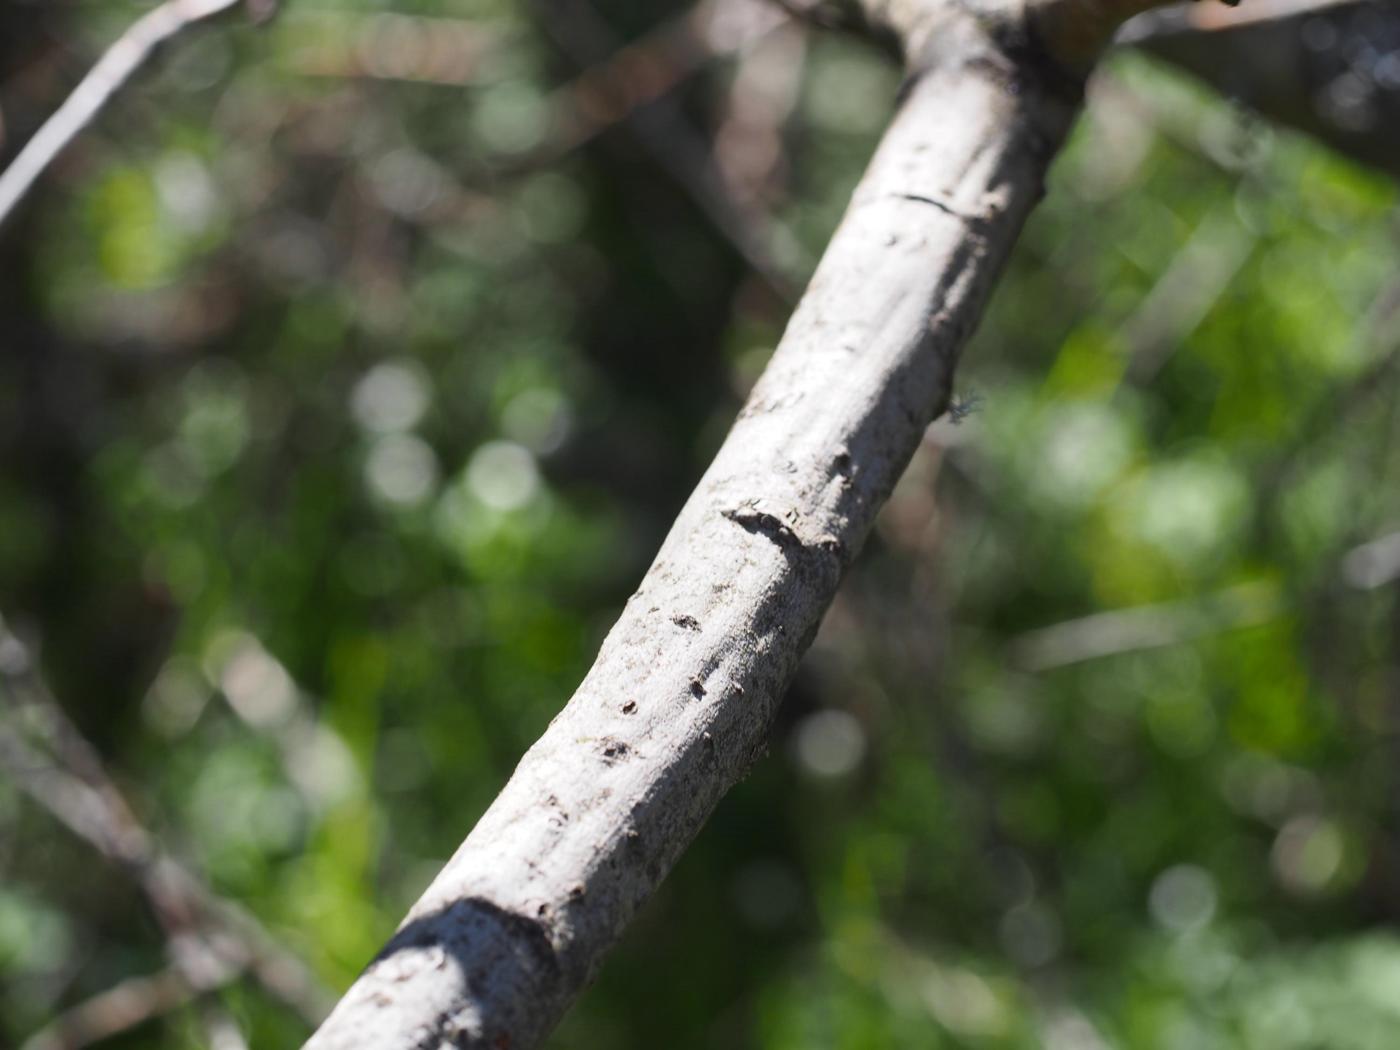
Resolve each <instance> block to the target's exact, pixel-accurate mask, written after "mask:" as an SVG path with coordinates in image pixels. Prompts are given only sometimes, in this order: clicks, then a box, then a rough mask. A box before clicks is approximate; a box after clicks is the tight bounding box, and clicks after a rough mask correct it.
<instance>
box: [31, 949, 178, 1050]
mask: <svg viewBox="0 0 1400 1050" xmlns="http://www.w3.org/2000/svg"><path fill="white" fill-rule="evenodd" d="M194 994H195V993H194V990H193V989H192V988H191V987H190V986H189V983H188V982H187V981H186V980H185V979H184V977H183V976H182V975H181V974H180V972H179V970H178V969H177V968H176V967H174V966H171V967H169V968H167V969H165V970H162V971H161V972H160V973H157V974H153V975H151V976H149V977H130V978H127V979H126V980H125V981H122V982H120V983H119V984H116V985H113V986H112V987H111V988H108V989H107V990H106V991H103V992H99V993H98V994H96V995H94V996H93V997H92V998H90V999H84V1000H83V1001H82V1002H81V1003H78V1004H77V1005H76V1006H74V1007H72V1008H71V1009H68V1010H66V1011H64V1012H63V1013H62V1014H60V1015H59V1016H58V1017H57V1018H55V1019H54V1020H53V1021H52V1022H51V1023H49V1024H48V1025H46V1026H45V1027H43V1028H41V1029H40V1030H39V1031H37V1032H35V1033H34V1034H33V1035H32V1036H30V1037H29V1038H28V1039H27V1040H25V1042H24V1044H23V1045H22V1046H21V1047H20V1050H80V1048H82V1047H85V1046H91V1045H92V1044H93V1043H99V1042H101V1041H102V1040H104V1039H110V1038H112V1037H113V1036H115V1035H120V1034H121V1033H122V1032H126V1031H130V1030H131V1029H132V1028H135V1027H136V1026H138V1025H141V1024H145V1023H146V1022H147V1021H151V1020H154V1019H155V1018H157V1017H160V1016H162V1015H164V1014H167V1013H169V1012H170V1011H171V1010H175V1009H177V1008H179V1007H181V1006H183V1005H184V1004H185V1003H187V1002H189V1001H190V1000H191V999H192V998H193V997H194Z"/></svg>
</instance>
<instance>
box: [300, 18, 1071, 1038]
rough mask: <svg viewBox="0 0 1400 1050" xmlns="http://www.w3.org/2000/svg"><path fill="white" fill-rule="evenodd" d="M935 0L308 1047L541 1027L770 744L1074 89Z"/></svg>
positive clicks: (948, 375)
mask: <svg viewBox="0 0 1400 1050" xmlns="http://www.w3.org/2000/svg"><path fill="white" fill-rule="evenodd" d="M932 10H933V11H934V15H933V16H932V17H929V18H928V19H927V20H926V21H925V22H923V23H921V24H920V25H919V29H920V30H921V31H922V32H921V33H920V35H919V37H918V40H919V46H918V47H917V48H910V49H908V53H909V54H910V56H911V58H912V60H913V77H912V79H911V82H910V84H909V85H908V88H907V90H906V92H905V96H904V101H903V104H902V106H901V109H900V112H899V113H898V115H897V116H896V118H895V120H894V122H893V124H892V125H891V126H890V128H889V130H888V131H887V133H886V135H885V138H884V141H883V143H882V144H881V146H880V149H879V151H878V152H877V154H876V156H875V158H874V160H873V162H872V164H871V166H870V168H869V170H868V172H867V173H866V175H865V177H864V178H863V180H862V181H861V184H860V186H859V187H858V188H857V190H856V192H855V195H854V199H853V201H852V203H851V205H850V207H849V209H848V211H847V214H846V217H845V219H844V221H843V222H842V224H841V227H840V228H839V229H838V231H837V233H836V235H835V237H834V238H833V240H832V242H831V245H830V247H829V248H828V250H827V253H826V256H825V258H824V259H823V261H822V263H821V265H820V267H819V268H818V270H817V273H816V275H815V277H814V278H813V280H812V282H811V285H810V286H809V288H808V289H807V292H806V294H805V296H804V297H803V299H802V302H801V303H800V304H799V306H798V308H797V311H796V313H795V314H794V316H793V319H792V321H791V323H790V324H789V326H788V329H787V332H786V333H785V335H784V337H783V339H782V341H781V344H780V345H779V347H778V349H777V352H776V353H775V355H774V357H773V360H772V362H771V363H770V365H769V367H768V369H767V371H766V373H765V375H764V377H763V378H762V379H761V380H760V381H759V383H758V384H757V386H756V387H755V389H754V391H753V393H752V395H751V397H750V399H749V402H748V404H747V406H746V407H745V408H744V410H743V411H742V412H741V413H740V416H739V419H738V422H737V423H736V424H735V426H734V429H733V430H732V432H731V433H730V435H729V438H728V440H727V441H726V443H725V445H724V446H723V448H722V449H721V450H720V452H719V455H718V457H717V458H716V460H715V462H714V464H713V465H712V466H711V467H710V469H709V471H708V472H707V473H706V475H705V477H704V478H703V479H702V481H701V483H700V486H699V488H698V489H697V490H696V492H695V493H694V495H693V496H692V497H691V499H690V501H689V503H688V504H687V505H686V507H685V509H684V510H683V511H682V513H681V515H680V517H679V519H678V520H677V522H676V524H675V526H674V527H673V529H672V531H671V534H670V536H669V537H668V538H667V540H666V542H665V544H664V545H663V547H662V549H661V552H660V553H659V555H658V556H657V558H656V561H655V562H654V564H653V565H652V567H651V569H650V571H649V572H648V573H647V575H646V578H645V579H644V580H643V581H642V584H641V587H640V589H639V590H638V592H637V593H636V594H635V595H634V596H633V597H632V599H631V601H630V602H629V603H628V605H627V607H626V609H625V611H624V612H623V614H622V617H621V619H620V620H619V621H618V623H617V624H616V626H615V627H614V628H613V630H612V632H611V633H610V634H609V636H608V638H607V640H606V642H605V643H604V645H603V649H602V652H601V653H600V655H599V657H598V661H597V663H596V664H595V665H594V667H593V669H592V670H591V671H590V672H589V674H588V676H587V677H586V678H585V680H584V682H583V684H582V685H581V686H580V688H579V690H578V692H577V693H576V694H575V695H574V697H573V699H572V700H571V701H570V702H569V704H568V706H567V707H565V709H564V710H563V711H562V712H561V713H560V714H559V716H558V717H557V718H556V719H555V720H554V722H553V723H552V724H551V725H550V727H549V729H548V730H547V731H546V732H545V734H544V736H543V737H542V738H541V739H540V740H539V741H538V742H537V743H536V744H535V745H534V747H532V748H531V749H530V751H529V752H528V753H527V754H526V755H525V757H524V758H523V759H522V760H521V762H520V765H519V766H518V767H517V769H516V771H515V774H514V776H513V777H512V778H511V780H510V782H509V783H508V784H507V785H506V787H505V789H504V791H503V792H502V793H501V795H500V796H499V797H498V798H497V800H496V801H495V803H494V804H493V805H492V806H491V807H490V809H489V810H488V811H487V813H486V814H485V816H483V817H482V819H481V821H480V822H479V823H478V824H477V826H476V828H475V830H474V831H473V832H472V833H471V835H470V836H469V837H468V838H467V840H466V842H465V843H464V844H463V845H462V847H461V848H460V849H459V850H458V851H457V854H456V855H455V856H454V857H453V858H452V860H451V861H449V862H448V864H447V866H446V867H445V868H444V869H443V871H442V873H441V874H440V875H439V876H438V878H437V879H436V880H435V881H434V883H433V884H432V886H431V887H429V889H428V890H427V892H426V893H425V894H424V895H423V897H422V899H421V900H419V902H418V903H417V904H416V905H415V906H414V908H413V909H412V911H411V912H410V913H409V916H408V918H407V920H406V921H405V922H404V924H403V926H402V927H401V928H400V930H399V932H398V934H397V935H396V936H395V937H394V939H393V940H392V941H391V942H390V943H389V945H388V946H387V947H386V948H385V949H384V951H383V952H382V953H381V954H380V956H379V958H378V959H377V960H376V961H375V962H373V963H372V964H371V965H370V967H369V968H368V970H366V972H365V973H364V974H363V975H362V976H361V977H360V979H359V980H358V981H357V982H356V984H355V986H354V987H353V988H351V990H350V991H349V992H348V993H347V995H346V997H345V998H344V999H343V1000H342V1001H341V1003H340V1005H339V1006H338V1007H337V1008H336V1010H335V1011H334V1012H333V1013H332V1015H331V1017H330V1018H328V1020H327V1021H326V1023H325V1025H324V1026H323V1027H322V1028H321V1030H320V1031H319V1032H318V1033H317V1034H316V1035H315V1036H313V1038H312V1040H311V1041H310V1043H309V1044H308V1046H309V1047H312V1048H315V1050H345V1048H350V1047H380V1048H390V1047H423V1048H427V1047H440V1046H441V1047H445V1046H453V1047H463V1048H466V1047H472V1048H475V1047H482V1048H485V1047H503V1046H510V1047H512V1048H513V1050H524V1048H527V1047H530V1046H534V1045H536V1044H537V1042H538V1040H540V1039H541V1038H542V1037H543V1036H544V1034H546V1033H547V1032H548V1031H549V1029H550V1028H551V1027H552V1026H553V1025H554V1024H555V1022H556V1021H557V1019H558V1018H559V1016H560V1015H561V1014H562V1013H563V1012H564V1010H565V1009H566V1008H567V1006H568V1005H569V1003H570V1002H571V1001H572V999H573V998H574V996H575V995H576V994H577V993H578V991H579V990H580V989H581V988H582V987H584V986H585V985H586V984H587V983H588V981H589V980H590V979H591V977H592V976H593V974H594V973H595V971H596V969H597V967H598V965H599V962H600V960H601V957H602V955H603V953H604V952H605V951H606V950H607V949H608V948H609V947H610V946H611V945H612V944H613V942H614V941H616V940H617V938H618V937H619V936H620V934H621V932H622V930H623V929H624V928H625V926H626V924H627V923H628V921H629V920H630V919H631V918H632V916H633V915H634V914H635V913H636V911H637V909H638V908H639V907H641V905H642V904H643V903H644V902H645V900H646V899H647V897H648V896H649V895H650V894H651V892H652V891H653V889H654V888H655V886H656V885H657V883H658V882H659V881H660V879H661V878H662V877H663V876H664V874H665V873H666V871H667V870H668V869H669V868H670V867H671V865H672V864H673V863H674V862H675V860H676V859H677V857H678V856H679V855H680V853H681V852H682V850H684V848H685V847H686V845H687V844H688V843H689V842H690V840H691V838H693V837H694V835H695V834H696V832H697V831H698V830H699V828H700V825H701V824H702V823H703V822H704V820H705V819H706V817H707V816H708V815H709V813H710V811H711V810H712V809H713V808H714V806H715V804H716V803H717V802H718V800H719V798H720V796H721V795H722V794H723V793H724V792H725V790H727V789H728V787H729V786H730V785H731V784H733V783H734V781H735V780H736V779H738V778H739V777H740V776H742V775H743V774H744V772H745V771H746V770H747V769H748V768H749V766H750V765H751V764H752V763H753V761H754V760H755V759H756V758H757V757H758V755H760V754H761V753H762V751H763V750H764V747H765V741H766V737H767V733H768V730H769V727H770V724H771V720H772V716H773V713H774V711H775V708H776V706H777V703H778V701H779V699H780V698H781V697H782V695H783V692H784V691H785V689H786V688H787V685H788V683H789V681H790V680H791V677H792V674H793V672H794V670H795V668H796V666H797V661H798V659H799V657H800V656H801V654H802V652H803V651H804V650H805V649H806V647H807V645H808V644H809V643H810V641H811V638H812V636H813V634H814V633H815V631H816V628H817V625H818V622H819V621H820V619H821V616H822V614H823V613H824V612H825V611H826V608H827V606H828V605H829V603H830V602H831V599H832V597H833V595H834V593H835V591H836V587H837V584H838V582H839V580H840V577H841V574H842V572H843V570H844V569H845V567H846V566H847V565H848V564H849V563H850V561H851V559H852V558H853V557H854V555H855V553H856V551H857V550H858V549H859V548H860V546H861V543H862V542H863V540H864V538H865V535H866V533H867V532H868V530H869V528H870V526H871V523H872V521H873V519H874V516H875V514H876V512H877V510H878V509H879V507H880V505H881V504H882V503H883V502H884V501H885V499H886V498H887V497H888V495H889V493H890V491H891V489H892V488H893V486H894V483H895V481H896V479H897V478H898V476H899V474H900V473H901V471H902V470H903V468H904V466H905V465H906V464H907V462H908V461H909V457H910V456H911V454H912V453H913V451H914V449H915V447H916V446H917V444H918V442H919V440H920V439H921V437H922V434H923V431H924V428H925V427H926V426H927V424H928V423H929V422H930V421H931V420H932V419H933V418H934V417H935V416H937V415H938V414H939V413H940V412H941V411H942V410H943V408H944V406H945V405H946V403H947V400H948V396H949V392H950V390H951V386H952V375H953V368H954V365H955V363H956V361H957V357H958V354H959V351H960V350H961V348H962V346H963V344H964V343H965V341H966V339H967V337H968V336H969V334H970V333H971V332H972V330H973V329H974V328H975V326H976V324H977V321H978V319H979V317H980V315H981V313H982V310H983V307H984V305H985V302H986V299H987V296H988V294H989V293H990V291H991V288H992V285H993V283H994V282H995V279H996V277H997V275H998V273H999V271H1000V269H1001V266H1002V264H1003V262H1004V261H1005V259H1006V257H1007V255H1008V253H1009V252H1010V249H1011V246H1012V244H1013V243H1014V241H1015V239H1016V237H1017V235H1018V233H1019V231H1020V228H1021V225H1022V223H1023V221H1024V219H1025V217H1026V215H1027V214H1028V213H1029V211H1030V209H1031V208H1032V206H1033V205H1034V204H1035V202H1036V201H1037V200H1038V199H1039V197H1040V196H1041V193H1042V188H1043V179H1044V175H1045V171H1046V168H1047V167H1048V165H1049V162H1050V159H1051V157H1052V156H1053V155H1054V153H1055V151H1056V149H1057V148H1058V146H1059V144H1060V142H1061V141H1062V139H1063V136H1064V134H1065V133H1066V130H1067V129H1068V127H1069V124H1070V121H1071V118H1072V116H1073V114H1074V112H1075V110H1076V108H1077V105H1078V90H1077V87H1078V84H1077V80H1076V78H1075V76H1074V75H1073V73H1071V72H1070V71H1067V70H1065V69H1063V68H1062V67H1059V66H1057V65H1056V61H1055V58H1054V57H1053V56H1050V55H1046V54H1045V53H1044V52H1043V51H1039V52H1038V51H1036V50H1035V43H1034V38H1033V37H1032V36H1031V34H1030V32H1029V31H1028V30H1027V29H1026V27H1025V26H1024V23H1022V22H1020V20H1019V19H1011V18H1008V19H1007V20H1006V22H1004V23H998V24H996V25H994V26H992V27H990V28H989V27H988V26H986V25H984V24H983V23H982V22H981V21H980V20H978V19H975V18H973V17H972V16H970V15H969V14H967V13H966V12H964V11H963V10H961V9H959V8H954V7H951V6H950V7H948V8H942V7H940V8H937V9H932ZM1007 39H1014V40H1016V41H1017V43H1018V45H1019V46H1020V47H1021V48H1023V49H1024V50H1022V51H1019V52H1017V53H1015V55H1014V57H1013V53H1012V52H1010V51H1008V50H1007V49H1006V47H1005V46H1004V41H1006V40H1007ZM1028 57H1029V58H1031V59H1032V60H1033V61H1031V62H1027V61H1026V59H1027V58H1028Z"/></svg>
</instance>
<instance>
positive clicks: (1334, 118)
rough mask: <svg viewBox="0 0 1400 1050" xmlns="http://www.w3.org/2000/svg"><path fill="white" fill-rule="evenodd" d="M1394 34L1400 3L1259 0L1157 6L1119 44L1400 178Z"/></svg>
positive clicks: (1398, 36)
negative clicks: (1234, 5)
mask: <svg viewBox="0 0 1400 1050" xmlns="http://www.w3.org/2000/svg"><path fill="white" fill-rule="evenodd" d="M1378 34H1379V36H1384V37H1385V38H1386V39H1379V38H1378ZM1397 40H1400V5H1397V4H1396V3H1395V0H1364V2H1362V0H1262V3H1260V4H1259V5H1258V6H1257V7H1256V5H1255V3H1253V2H1251V3H1249V4H1245V5H1243V6H1241V7H1240V8H1239V9H1238V10H1237V11H1223V12H1222V11H1220V10H1219V9H1218V8H1216V7H1215V6H1214V5H1199V4H1185V5H1182V6H1180V7H1171V8H1166V9H1163V10H1161V11H1154V12H1151V13H1149V14H1145V15H1141V16H1139V17H1138V18H1136V19H1134V20H1133V21H1132V22H1130V23H1128V24H1127V25H1126V26H1125V27H1124V28H1123V31H1122V32H1121V33H1120V34H1119V36H1118V38H1117V43H1119V44H1124V45H1131V46H1134V47H1137V48H1138V49H1140V50H1142V51H1145V52H1147V53H1148V54H1150V55H1153V56H1155V57H1157V58H1160V59H1163V60H1165V61H1167V62H1170V63H1171V64H1173V65H1175V66H1177V67H1179V68H1181V69H1183V70H1185V71H1187V72H1188V73H1190V74H1192V75H1193V76H1195V77H1197V78H1198V79H1200V80H1202V81H1204V82H1205V83H1206V84H1208V85H1210V86H1211V87H1213V88H1215V89H1217V90H1218V91H1220V92H1222V93H1223V94H1225V95H1228V96H1230V97H1231V98H1236V99H1238V100H1239V101H1241V102H1243V103H1244V104H1246V105H1248V106H1249V107H1251V108H1252V109H1254V110H1256V111H1257V112H1258V113H1260V114H1261V115H1263V116H1265V117H1267V118H1269V119H1270V120H1274V121H1277V122H1279V123H1281V124H1285V125H1288V126H1290V127H1293V128H1296V129H1298V130H1300V131H1304V132H1307V133H1308V134H1311V135H1313V136H1314V137H1315V138H1317V139H1320V140H1321V141H1322V142H1324V143H1326V144H1327V145H1329V146H1331V147H1332V148H1333V149H1335V150H1337V151H1338V152H1339V153H1342V154H1343V155H1345V156H1348V157H1350V158H1352V159H1353V160H1357V161H1360V162H1362V163H1363V164H1367V165H1370V166H1372V167H1375V168H1379V169H1380V170H1382V171H1385V172H1387V173H1389V174H1391V175H1394V176H1400V136H1398V135H1396V134H1395V128H1396V127H1397V126H1400V81H1397V79H1396V76H1395V72H1394V62H1395V56H1396V54H1397V53H1400V51H1397V48H1396V41H1397ZM1387 41H1389V42H1387Z"/></svg>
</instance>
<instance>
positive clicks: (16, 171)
mask: <svg viewBox="0 0 1400 1050" xmlns="http://www.w3.org/2000/svg"><path fill="white" fill-rule="evenodd" d="M242 2H243V0H166V2H165V3H163V4H161V5H160V6H159V7H157V8H155V9H153V10H151V11H148V12H147V13H146V14H144V15H142V16H141V17H140V18H138V19H137V20H136V21H135V22H133V23H132V25H131V27H130V28H129V29H127V31H126V32H125V33H123V34H122V35H121V36H120V37H118V38H117V41H116V43H114V44H113V45H112V46H111V47H109V48H108V49H107V50H106V51H105V52H103V55H102V57H101V58H100V59H98V60H97V64H96V65H95V66H93V67H92V69H91V70H90V71H89V72H88V75H87V76H85V77H83V79H82V81H81V82H79V84H78V86H77V87H76V88H74V89H73V93H72V94H71V95H69V96H68V97H67V98H66V99H65V100H64V102H63V105H61V106H59V107H58V109H57V110H56V111H55V112H54V114H53V116H51V117H49V119H48V120H47V121H45V122H44V125H43V126H42V127H41V128H40V129H39V130H38V131H37V132H35V133H34V137H33V138H31V139H30V140H29V141H28V142H27V143H25V145H24V148H23V149H21V150H20V151H19V155H18V156H16V157H15V159H14V160H13V161H12V162H11V164H10V166H9V167H8V168H6V169H5V171H4V172H3V173H0V224H3V223H4V222H5V220H6V219H8V218H9V216H10V213H11V212H13V211H14V210H15V208H16V207H17V206H18V205H19V203H20V202H21V201H22V200H24V198H25V195H26V194H28V193H29V191H30V189H32V188H33V186H34V183H35V182H36V181H38V178H39V176H40V175H42V174H43V173H44V171H45V169H47V168H48V166H49V165H50V164H52V163H53V160H54V158H55V157H57V156H58V155H59V154H60V153H61V152H63V150H64V149H65V148H66V147H67V146H68V144H69V143H70V142H72V141H73V140H74V139H75V138H76V137H77V136H78V133H79V132H81V131H82V130H83V128H85V127H87V126H88V124H90V123H91V122H92V119H93V118H94V117H95V116H97V114H98V113H100V112H101V111H102V108H103V107H104V106H106V105H107V103H108V102H110V101H111V100H112V98H113V97H114V96H115V95H116V93H117V92H118V91H120V90H121V88H122V86H123V85H124V84H125V83H126V82H127V81H128V80H130V79H131V76H132V74H133V73H135V72H136V71H137V70H138V69H140V68H141V67H142V66H143V65H145V64H146V61H147V60H148V59H149V58H150V57H151V55H152V54H153V53H154V52H155V50H156V48H158V47H159V46H160V45H161V44H163V43H165V41H167V40H169V39H170V38H171V37H173V36H175V35H177V34H178V33H180V32H182V31H183V30H185V29H188V28H189V27H190V26H192V25H194V24H195V23H197V22H202V21H204V20H205V19H207V18H212V17H213V16H214V15H217V14H219V13H220V12H223V11H227V10H228V9H229V8H231V7H234V6H236V5H238V4H240V3H242Z"/></svg>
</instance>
